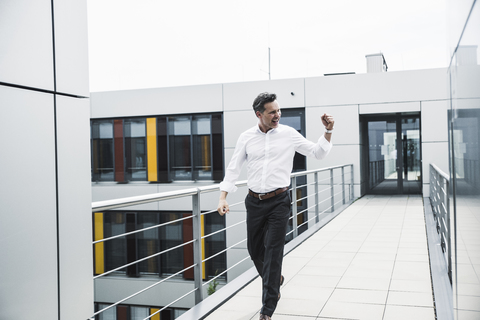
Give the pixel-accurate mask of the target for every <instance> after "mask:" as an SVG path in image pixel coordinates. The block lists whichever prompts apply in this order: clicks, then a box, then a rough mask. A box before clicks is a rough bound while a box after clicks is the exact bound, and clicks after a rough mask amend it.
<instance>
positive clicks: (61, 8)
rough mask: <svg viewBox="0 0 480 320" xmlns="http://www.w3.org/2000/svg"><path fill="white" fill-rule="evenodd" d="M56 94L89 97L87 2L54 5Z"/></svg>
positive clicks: (55, 2)
mask: <svg viewBox="0 0 480 320" xmlns="http://www.w3.org/2000/svg"><path fill="white" fill-rule="evenodd" d="M54 9H55V11H54V14H55V61H56V77H57V78H56V81H57V91H59V92H62V93H68V94H74V95H78V96H84V97H88V96H89V95H90V92H89V91H90V90H89V87H88V37H87V2H86V1H85V0H80V1H58V0H56V1H54Z"/></svg>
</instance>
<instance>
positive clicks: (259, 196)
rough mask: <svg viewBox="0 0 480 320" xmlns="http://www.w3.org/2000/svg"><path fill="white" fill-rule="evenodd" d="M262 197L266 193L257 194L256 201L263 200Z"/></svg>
mask: <svg viewBox="0 0 480 320" xmlns="http://www.w3.org/2000/svg"><path fill="white" fill-rule="evenodd" d="M264 195H266V193H259V194H258V199H260V200H263V199H262V197H263V196H264Z"/></svg>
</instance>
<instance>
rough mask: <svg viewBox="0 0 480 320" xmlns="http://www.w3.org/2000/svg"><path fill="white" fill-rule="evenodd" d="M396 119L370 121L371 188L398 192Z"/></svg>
mask: <svg viewBox="0 0 480 320" xmlns="http://www.w3.org/2000/svg"><path fill="white" fill-rule="evenodd" d="M396 137H397V133H396V121H395V120H389V121H369V122H368V141H369V170H368V172H369V183H368V184H369V189H370V190H374V191H378V192H381V193H384V192H385V193H396V192H397V189H398V188H397V169H396V168H397V147H396Z"/></svg>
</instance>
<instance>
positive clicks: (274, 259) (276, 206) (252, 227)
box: [245, 191, 291, 317]
mask: <svg viewBox="0 0 480 320" xmlns="http://www.w3.org/2000/svg"><path fill="white" fill-rule="evenodd" d="M245 207H246V208H247V247H248V253H249V254H250V257H251V259H252V260H253V263H254V264H255V268H256V269H257V271H258V274H259V275H260V276H261V277H262V284H263V291H262V304H263V307H262V310H261V313H262V314H264V315H267V316H270V317H271V316H272V314H273V312H274V311H275V308H276V307H277V302H278V294H279V292H280V278H281V275H282V262H283V248H284V246H285V233H286V230H287V222H288V218H289V216H290V208H291V206H290V192H288V191H285V192H283V193H281V194H279V195H277V196H275V197H273V198H269V199H266V200H260V199H257V198H255V197H252V196H251V195H247V197H246V198H245Z"/></svg>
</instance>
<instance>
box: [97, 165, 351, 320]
mask: <svg viewBox="0 0 480 320" xmlns="http://www.w3.org/2000/svg"><path fill="white" fill-rule="evenodd" d="M345 168H350V170H349V171H348V172H347V174H350V179H349V181H347V182H346V179H345V174H346V173H345ZM339 169H341V174H336V175H334V171H335V170H339ZM322 172H323V173H327V174H328V172H329V175H328V177H326V178H325V179H321V180H320V179H319V174H320V173H322ZM309 175H314V177H313V181H312V182H308V183H305V184H302V185H300V186H297V183H296V180H297V178H298V177H302V176H305V177H308V176H309ZM353 180H354V177H353V164H348V165H339V166H332V167H328V168H323V169H316V170H308V171H303V172H295V173H292V174H291V182H292V184H291V186H292V187H291V189H290V191H291V195H292V202H291V205H292V217H290V219H292V221H291V230H290V231H288V232H287V233H286V236H288V235H290V234H292V235H293V238H296V237H297V236H298V234H299V232H300V230H299V228H300V227H304V226H306V227H309V224H310V223H311V222H313V223H314V224H316V223H318V222H319V221H320V215H323V214H326V213H331V212H334V211H335V206H336V205H338V204H345V203H347V202H352V201H353V187H354V186H353ZM235 185H236V186H237V187H244V186H246V185H247V181H239V182H237V183H236V184H235ZM319 186H325V188H321V189H322V190H319V189H320V188H319ZM300 188H301V189H302V190H307V193H306V195H305V196H302V197H301V198H300V199H296V198H297V191H296V190H297V189H300ZM346 188H347V191H348V192H346ZM219 189H220V187H219V185H218V184H216V185H209V186H202V187H198V188H188V189H183V190H175V191H168V192H162V193H154V194H148V195H141V196H134V197H127V198H122V199H113V200H106V201H97V202H93V203H92V212H94V213H95V212H102V211H105V210H111V209H118V208H122V207H129V206H132V205H139V204H146V203H151V202H157V201H166V200H171V199H177V198H185V197H191V199H192V215H191V216H188V217H182V218H179V219H175V220H172V221H168V222H166V223H161V224H158V225H154V226H149V227H147V228H143V229H138V230H134V231H130V232H127V233H123V234H120V235H115V236H112V237H109V238H104V239H99V240H95V241H93V242H92V244H93V245H97V244H99V243H104V242H106V241H109V240H112V239H116V238H119V237H125V236H132V235H133V234H137V233H140V232H144V231H148V230H151V229H154V228H159V227H162V226H166V225H168V224H172V223H177V222H180V221H183V220H186V219H192V227H193V239H192V240H190V241H188V242H186V243H182V244H179V245H176V246H174V247H172V248H167V249H166V250H163V251H160V252H156V253H154V254H152V255H150V256H148V257H144V258H142V259H139V260H136V261H133V262H131V261H129V263H128V264H126V265H122V266H120V267H117V268H115V269H113V270H109V271H106V272H104V273H102V274H100V275H97V276H95V277H94V279H95V280H96V279H98V278H100V277H102V276H104V275H108V274H111V273H112V272H114V271H118V270H121V269H123V268H126V267H128V266H131V265H133V264H136V263H139V262H141V261H145V260H147V259H150V258H152V257H156V256H159V255H162V254H164V253H165V252H168V251H171V250H174V249H178V248H180V247H182V246H185V245H192V244H193V253H194V261H193V264H192V265H190V266H188V267H186V268H185V269H183V270H181V271H179V272H177V273H175V274H174V275H170V276H168V277H167V278H165V279H162V280H161V281H159V282H156V283H155V284H154V285H153V286H156V285H158V284H160V283H162V282H164V281H165V280H168V279H171V278H172V277H173V276H175V275H178V274H181V273H182V272H184V271H185V270H188V269H192V268H193V274H194V275H193V278H194V281H193V283H194V286H193V287H194V289H193V290H191V291H189V292H187V293H186V294H185V295H182V296H181V297H180V298H178V299H176V300H174V302H171V303H168V305H167V306H170V305H172V304H173V303H175V302H176V301H178V300H180V299H182V298H183V297H185V296H187V295H189V294H191V293H194V294H195V304H197V303H199V302H201V301H202V300H203V299H204V298H203V289H202V288H203V287H204V286H205V285H207V284H209V283H210V282H211V281H213V280H215V279H217V278H218V277H220V276H221V275H223V274H225V273H226V272H228V271H229V270H231V269H232V268H234V267H237V266H238V265H239V264H240V263H241V262H243V261H246V260H247V259H248V258H249V257H248V255H247V256H246V257H245V258H243V259H241V260H240V261H239V262H237V263H235V264H234V265H232V266H230V267H228V268H226V270H224V271H222V272H221V273H220V274H219V275H216V276H215V277H214V278H213V279H210V280H208V281H206V282H204V281H203V270H202V268H203V264H204V263H205V262H206V261H209V260H211V259H212V258H214V257H216V256H218V255H220V254H226V253H227V252H228V250H230V249H233V248H235V247H237V246H238V245H239V244H241V243H243V242H245V241H246V239H243V240H241V241H239V242H237V243H235V244H233V245H230V246H229V247H227V248H225V249H223V250H221V251H220V252H215V253H212V254H211V255H210V256H209V257H202V248H201V244H200V243H201V241H202V240H204V239H205V238H208V237H211V236H213V235H215V234H218V233H220V232H227V230H229V229H231V228H232V227H235V226H238V225H239V224H241V223H245V220H243V221H240V222H237V223H234V224H233V225H229V226H226V227H225V228H223V229H221V230H215V231H213V232H212V233H210V234H208V235H202V234H201V221H200V217H201V216H202V215H207V214H211V213H215V212H216V210H210V211H208V212H203V213H202V212H201V210H200V195H201V194H204V193H208V192H214V191H219ZM340 189H341V190H340ZM328 190H330V195H329V196H327V195H326V194H325V195H323V194H324V192H325V191H328ZM321 194H322V195H321ZM320 195H321V196H320ZM313 196H314V199H308V198H312V197H313ZM346 197H348V201H347V199H346ZM307 200H310V201H314V204H313V205H310V206H309V205H305V207H302V208H303V209H302V210H301V211H300V212H297V206H298V204H299V203H300V202H304V203H305V204H306V202H307ZM326 201H329V202H330V204H329V205H328V204H327V203H328V202H327V203H325V202H326ZM242 203H243V202H239V203H235V204H231V205H230V207H234V206H236V205H239V204H242ZM213 206H216V203H215V204H214V205H213ZM213 206H212V207H213ZM320 206H322V209H321V210H320ZM312 208H314V209H315V214H314V215H313V218H312V217H309V218H307V219H305V220H306V221H304V222H303V223H301V224H300V225H299V226H297V217H298V215H300V214H304V213H307V214H308V210H312ZM313 220H315V221H313ZM302 229H304V228H302ZM153 286H149V287H148V288H145V289H142V290H140V291H139V292H137V293H135V294H133V295H130V296H129V297H126V298H124V299H122V300H120V301H119V302H117V303H115V304H113V305H109V306H108V307H106V308H104V309H102V310H99V311H97V312H96V313H95V314H94V315H93V316H96V315H98V314H100V313H102V312H103V311H105V310H107V309H110V308H111V307H113V306H115V305H118V304H119V303H123V302H125V301H126V300H128V299H130V298H131V297H134V296H136V295H138V294H140V293H143V292H145V291H146V290H148V289H150V288H151V287H153ZM163 308H166V307H165V306H164V307H163ZM162 310H163V309H162ZM151 316H153V315H151ZM151 316H150V317H151ZM146 319H148V318H146Z"/></svg>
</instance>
